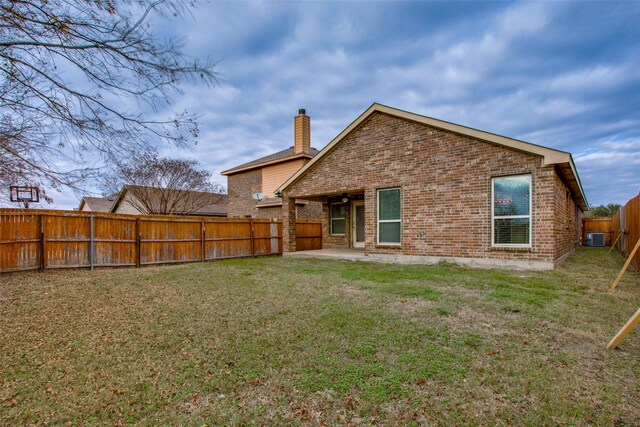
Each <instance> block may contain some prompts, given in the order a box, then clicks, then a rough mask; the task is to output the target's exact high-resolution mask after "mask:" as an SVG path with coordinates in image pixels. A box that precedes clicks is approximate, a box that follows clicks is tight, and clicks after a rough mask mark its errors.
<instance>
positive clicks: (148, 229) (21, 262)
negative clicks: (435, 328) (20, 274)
mask: <svg viewBox="0 0 640 427" xmlns="http://www.w3.org/2000/svg"><path fill="white" fill-rule="evenodd" d="M305 223H306V222H305ZM317 223H318V224H319V221H317ZM301 239H303V240H304V239H307V240H310V238H309V237H308V236H305V235H304V234H303V235H302V236H301ZM305 244H306V245H307V246H309V247H310V248H311V247H312V246H314V245H317V242H315V241H313V242H312V243H305ZM321 246H322V242H321V241H320V247H321ZM314 248H315V247H314ZM280 253H282V223H281V221H275V220H269V219H250V218H238V219H235V218H205V217H176V216H136V215H118V214H107V213H91V212H74V211H43V210H24V209H6V210H0V272H8V271H20V270H33V269H48V268H77V267H90V268H94V267H116V266H118V267H119V266H136V267H140V266H142V265H151V264H167V263H182V262H194V261H207V260H215V259H224V258H239V257H250V256H258V255H274V254H280Z"/></svg>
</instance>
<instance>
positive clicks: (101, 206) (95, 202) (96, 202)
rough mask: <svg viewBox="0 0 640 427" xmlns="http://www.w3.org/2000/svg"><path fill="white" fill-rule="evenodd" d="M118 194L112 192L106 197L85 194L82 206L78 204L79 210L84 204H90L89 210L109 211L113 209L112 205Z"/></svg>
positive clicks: (81, 201)
mask: <svg viewBox="0 0 640 427" xmlns="http://www.w3.org/2000/svg"><path fill="white" fill-rule="evenodd" d="M117 195H118V194H117V193H115V194H110V195H108V196H105V197H88V196H84V197H83V198H82V200H80V206H78V210H79V211H81V210H82V207H83V206H84V205H87V206H89V210H91V211H92V212H109V211H110V210H111V205H113V201H114V200H115V199H116V196H117Z"/></svg>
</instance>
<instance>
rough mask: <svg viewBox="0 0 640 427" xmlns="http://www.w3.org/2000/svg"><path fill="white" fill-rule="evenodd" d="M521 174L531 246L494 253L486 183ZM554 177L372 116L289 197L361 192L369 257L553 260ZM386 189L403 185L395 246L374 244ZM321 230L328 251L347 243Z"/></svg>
mask: <svg viewBox="0 0 640 427" xmlns="http://www.w3.org/2000/svg"><path fill="white" fill-rule="evenodd" d="M525 173H527V174H531V177H532V197H533V201H532V227H533V232H532V247H531V248H518V249H507V248H500V249H498V248H492V247H491V178H492V177H496V176H503V175H515V174H525ZM556 179H557V175H556V172H555V171H554V168H553V167H552V166H547V167H543V165H542V158H541V157H540V156H536V155H533V154H528V153H523V152H519V151H516V150H512V149H509V148H506V147H503V146H497V145H493V144H489V143H486V142H482V141H479V140H476V139H473V138H470V137H466V136H461V135H457V134H454V133H451V132H448V131H443V130H440V129H436V128H432V127H429V126H426V125H423V124H419V123H415V122H412V121H408V120H403V119H399V118H395V117H392V116H389V115H386V114H383V113H375V114H374V115H372V116H371V117H370V118H369V119H368V120H367V121H365V122H364V123H363V124H362V125H361V126H360V127H359V128H358V129H356V130H355V131H354V132H352V133H351V134H350V135H349V136H347V138H346V139H345V140H344V141H343V142H342V143H341V144H339V145H338V146H337V147H336V148H334V150H333V151H331V152H330V153H328V154H326V155H325V156H324V158H323V159H322V161H320V162H318V163H317V164H316V165H314V166H313V167H312V168H311V169H310V170H308V171H307V172H306V174H305V175H304V177H302V178H301V179H300V180H299V181H297V182H296V183H294V184H293V185H292V186H291V187H290V188H288V189H287V192H286V195H287V196H289V197H304V196H312V195H319V194H336V193H341V192H344V191H348V192H350V193H351V192H354V193H355V192H364V194H365V215H366V219H365V222H366V224H365V234H366V240H365V249H366V251H367V252H369V253H394V254H406V255H428V256H445V257H470V258H504V259H514V260H539V261H553V260H554V259H556V258H557V257H558V254H559V253H560V252H561V251H566V247H565V248H564V249H558V248H557V247H556V246H557V244H558V242H557V238H556V236H555V235H554V233H555V232H556V231H557V228H558V226H557V224H556V217H555V213H556V208H555V204H556V202H557V200H556V194H555V191H556V187H557V184H556ZM388 187H401V188H402V244H401V245H400V246H393V247H388V246H379V245H377V244H376V233H377V222H376V200H377V196H376V190H377V189H379V188H388ZM325 222H326V207H325ZM323 231H324V233H325V234H324V236H323V245H324V246H325V247H328V246H338V245H345V243H346V242H345V239H342V241H340V240H339V239H334V238H331V237H330V236H328V224H324V226H323ZM565 246H566V245H565Z"/></svg>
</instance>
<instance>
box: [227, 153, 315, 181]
mask: <svg viewBox="0 0 640 427" xmlns="http://www.w3.org/2000/svg"><path fill="white" fill-rule="evenodd" d="M298 159H313V156H312V155H310V154H305V153H300V154H294V155H293V156H288V157H283V158H281V159H276V160H271V161H267V162H264V163H258V164H255V165H250V166H245V167H241V168H240V167H236V168H232V169H227V170H225V171H222V172H220V175H223V176H229V175H234V174H236V173H240V172H247V171H250V170H253V169H260V168H263V167H265V166H272V165H277V164H279V163H284V162H288V161H291V160H298Z"/></svg>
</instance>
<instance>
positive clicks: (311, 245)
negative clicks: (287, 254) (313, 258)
mask: <svg viewBox="0 0 640 427" xmlns="http://www.w3.org/2000/svg"><path fill="white" fill-rule="evenodd" d="M311 249H322V222H321V221H318V220H302V219H299V220H297V221H296V251H308V250H311Z"/></svg>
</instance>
